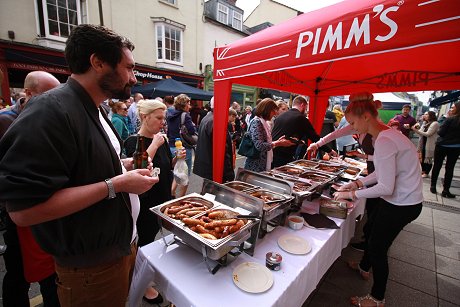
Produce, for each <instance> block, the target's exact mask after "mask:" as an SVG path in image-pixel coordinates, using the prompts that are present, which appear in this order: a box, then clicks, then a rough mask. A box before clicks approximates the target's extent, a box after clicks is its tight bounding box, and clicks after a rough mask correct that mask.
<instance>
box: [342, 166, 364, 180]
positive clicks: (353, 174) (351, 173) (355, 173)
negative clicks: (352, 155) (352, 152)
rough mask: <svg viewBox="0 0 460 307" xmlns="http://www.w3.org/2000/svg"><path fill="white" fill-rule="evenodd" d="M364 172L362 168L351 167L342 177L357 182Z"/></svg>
mask: <svg viewBox="0 0 460 307" xmlns="http://www.w3.org/2000/svg"><path fill="white" fill-rule="evenodd" d="M362 172H363V169H362V168H359V167H355V166H349V167H348V168H347V169H346V170H345V171H344V172H343V173H342V174H340V176H341V177H342V178H344V179H349V180H356V179H358V177H359V176H360V175H361V173H362Z"/></svg>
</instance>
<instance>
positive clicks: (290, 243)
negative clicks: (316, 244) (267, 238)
mask: <svg viewBox="0 0 460 307" xmlns="http://www.w3.org/2000/svg"><path fill="white" fill-rule="evenodd" d="M278 245H279V246H280V247H281V248H282V249H283V250H285V251H286V252H288V253H291V254H295V255H304V254H308V253H309V252H311V245H310V243H309V242H308V241H307V240H305V239H304V238H301V237H298V236H294V235H284V236H281V237H280V238H279V239H278Z"/></svg>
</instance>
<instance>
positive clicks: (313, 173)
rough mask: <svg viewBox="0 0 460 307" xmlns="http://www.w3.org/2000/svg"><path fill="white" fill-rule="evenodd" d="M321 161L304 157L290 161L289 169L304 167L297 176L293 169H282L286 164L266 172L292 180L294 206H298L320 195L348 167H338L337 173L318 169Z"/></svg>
mask: <svg viewBox="0 0 460 307" xmlns="http://www.w3.org/2000/svg"><path fill="white" fill-rule="evenodd" d="M320 163H322V161H312V160H304V159H301V160H297V161H293V162H291V163H289V164H288V165H287V166H290V168H289V170H292V168H295V169H302V172H298V175H296V176H294V175H292V173H294V172H292V171H291V172H290V173H291V174H287V173H283V172H282V171H284V170H285V169H286V168H285V166H282V167H279V168H276V169H273V170H271V171H268V172H266V174H267V175H269V176H273V177H275V178H280V179H283V180H286V181H288V182H292V184H293V189H292V195H293V196H294V197H295V199H294V206H293V207H295V206H297V207H298V206H299V205H300V204H301V203H302V202H303V201H304V200H305V199H311V198H313V197H315V196H316V195H320V194H321V192H322V191H323V190H324V189H325V188H326V187H327V186H328V185H329V184H330V183H331V182H333V181H334V180H336V178H337V173H340V172H342V171H343V169H345V168H346V166H345V167H341V168H340V170H339V168H337V169H335V170H336V173H328V172H324V171H321V170H318V169H317V167H318V166H319V165H320ZM324 165H326V164H324ZM331 165H332V166H334V167H336V166H340V165H338V164H335V163H334V164H331Z"/></svg>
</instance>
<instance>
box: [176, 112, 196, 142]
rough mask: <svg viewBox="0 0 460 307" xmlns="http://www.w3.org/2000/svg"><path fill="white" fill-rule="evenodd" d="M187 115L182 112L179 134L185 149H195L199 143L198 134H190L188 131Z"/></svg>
mask: <svg viewBox="0 0 460 307" xmlns="http://www.w3.org/2000/svg"><path fill="white" fill-rule="evenodd" d="M185 114H186V113H185V112H182V114H181V119H180V130H179V133H180V138H181V141H182V145H184V147H185V148H195V146H196V144H197V143H198V134H197V133H196V132H195V133H193V134H190V133H188V129H187V127H186V126H185Z"/></svg>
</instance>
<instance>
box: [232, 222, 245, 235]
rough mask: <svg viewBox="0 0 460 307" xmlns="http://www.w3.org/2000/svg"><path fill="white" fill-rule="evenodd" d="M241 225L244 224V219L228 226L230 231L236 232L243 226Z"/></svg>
mask: <svg viewBox="0 0 460 307" xmlns="http://www.w3.org/2000/svg"><path fill="white" fill-rule="evenodd" d="M243 226H244V221H243V220H238V222H237V223H236V224H235V225H233V226H230V229H229V231H230V233H234V232H237V231H238V230H240V229H241V227H243Z"/></svg>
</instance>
